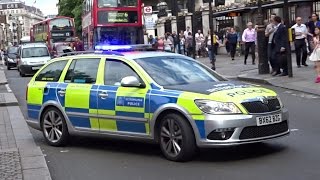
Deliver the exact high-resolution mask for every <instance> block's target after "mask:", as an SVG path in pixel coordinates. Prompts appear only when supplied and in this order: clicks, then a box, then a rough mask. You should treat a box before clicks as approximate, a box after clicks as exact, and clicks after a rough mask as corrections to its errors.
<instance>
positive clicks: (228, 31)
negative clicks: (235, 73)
mask: <svg viewBox="0 0 320 180" xmlns="http://www.w3.org/2000/svg"><path fill="white" fill-rule="evenodd" d="M230 30H231V28H230V27H227V28H226V32H225V34H224V41H225V42H224V44H225V46H226V51H227V53H228V55H230V45H229V43H228V41H227V37H228V34H229V33H230Z"/></svg>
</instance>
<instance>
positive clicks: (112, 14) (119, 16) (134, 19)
mask: <svg viewBox="0 0 320 180" xmlns="http://www.w3.org/2000/svg"><path fill="white" fill-rule="evenodd" d="M141 1H142V0H84V2H83V17H82V37H83V42H84V48H85V49H86V50H88V49H94V46H96V45H101V44H110V45H115V44H116V45H124V44H142V43H143V28H142V9H141V8H142V2H141Z"/></svg>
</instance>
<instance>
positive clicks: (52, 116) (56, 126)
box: [43, 111, 63, 143]
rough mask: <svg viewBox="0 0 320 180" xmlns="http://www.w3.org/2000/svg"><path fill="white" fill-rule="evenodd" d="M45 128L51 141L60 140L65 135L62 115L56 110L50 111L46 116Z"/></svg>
mask: <svg viewBox="0 0 320 180" xmlns="http://www.w3.org/2000/svg"><path fill="white" fill-rule="evenodd" d="M43 130H44V134H45V136H46V138H47V139H48V140H49V141H50V142H52V143H56V142H58V141H59V140H60V139H61V137H62V135H63V134H62V132H63V122H62V117H61V116H60V115H59V114H58V113H57V112H55V111H48V112H47V113H46V115H45V116H44V120H43Z"/></svg>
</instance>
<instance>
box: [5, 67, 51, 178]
mask: <svg viewBox="0 0 320 180" xmlns="http://www.w3.org/2000/svg"><path fill="white" fill-rule="evenodd" d="M0 75H1V76H0V84H1V82H6V78H5V76H4V72H3V70H0ZM1 85H2V86H4V85H3V84H1ZM0 179H1V180H2V179H3V180H11V179H14V180H51V177H50V172H49V169H48V167H47V164H46V161H45V158H44V155H43V153H42V151H41V149H40V148H39V147H38V146H36V144H35V142H34V140H33V137H32V134H31V133H30V130H29V128H28V126H27V124H26V121H25V119H24V117H23V115H22V112H21V110H20V108H19V104H18V101H17V99H16V98H15V96H14V94H13V93H0Z"/></svg>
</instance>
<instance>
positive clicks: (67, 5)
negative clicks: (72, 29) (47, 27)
mask: <svg viewBox="0 0 320 180" xmlns="http://www.w3.org/2000/svg"><path fill="white" fill-rule="evenodd" d="M82 2H83V0H72V1H71V0H59V3H58V5H59V15H60V16H67V17H72V18H74V21H75V26H76V31H77V34H78V35H81V31H82V27H81V25H82V17H81V16H82Z"/></svg>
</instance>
